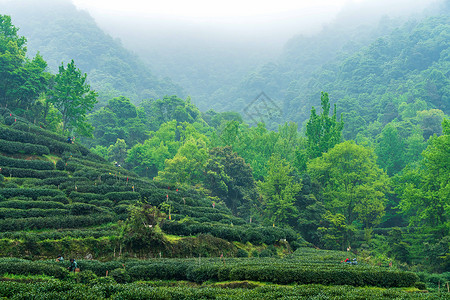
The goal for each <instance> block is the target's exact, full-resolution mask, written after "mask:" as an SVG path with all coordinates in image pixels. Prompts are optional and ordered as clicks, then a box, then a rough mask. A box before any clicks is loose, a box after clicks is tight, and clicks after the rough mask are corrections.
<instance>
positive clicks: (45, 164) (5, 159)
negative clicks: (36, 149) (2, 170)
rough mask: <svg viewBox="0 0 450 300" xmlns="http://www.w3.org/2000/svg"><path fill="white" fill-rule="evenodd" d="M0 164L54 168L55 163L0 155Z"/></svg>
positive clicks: (43, 168)
mask: <svg viewBox="0 0 450 300" xmlns="http://www.w3.org/2000/svg"><path fill="white" fill-rule="evenodd" d="M0 166H4V167H13V168H21V169H34V170H54V169H55V165H54V164H53V163H52V162H50V161H43V160H26V159H15V158H10V157H6V156H3V155H0Z"/></svg>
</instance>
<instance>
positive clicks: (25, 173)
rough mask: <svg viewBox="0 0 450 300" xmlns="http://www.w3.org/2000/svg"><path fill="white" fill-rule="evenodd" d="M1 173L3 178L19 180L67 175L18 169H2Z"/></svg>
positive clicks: (53, 171) (59, 172) (52, 171)
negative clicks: (8, 177) (9, 177)
mask: <svg viewBox="0 0 450 300" xmlns="http://www.w3.org/2000/svg"><path fill="white" fill-rule="evenodd" d="M1 171H2V174H3V175H4V176H12V177H20V178H38V179H46V178H48V177H62V176H68V175H67V173H65V172H63V171H58V170H51V171H38V170H34V169H19V168H11V167H4V168H2V170H1Z"/></svg>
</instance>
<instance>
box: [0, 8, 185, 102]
mask: <svg viewBox="0 0 450 300" xmlns="http://www.w3.org/2000/svg"><path fill="white" fill-rule="evenodd" d="M0 11H1V12H2V13H3V14H9V15H11V17H12V19H13V22H14V24H16V25H17V27H19V28H20V34H21V35H25V36H26V37H27V40H28V44H27V47H28V53H29V55H34V54H35V53H36V52H39V53H40V54H41V55H42V56H43V58H44V59H45V60H46V61H47V63H48V67H49V70H50V71H52V72H56V71H57V70H58V67H59V66H60V65H61V62H64V63H68V62H70V60H71V59H74V60H75V61H76V62H77V65H78V66H79V67H80V68H81V69H83V71H84V72H86V73H88V74H89V77H88V78H89V83H90V84H91V86H92V87H93V88H94V89H95V90H96V91H97V92H98V93H99V101H100V104H103V103H104V101H106V100H108V99H110V98H111V97H116V96H122V95H123V96H126V97H128V98H130V99H131V100H132V101H133V102H134V103H137V102H139V101H141V100H143V99H153V98H160V97H164V96H165V95H173V94H177V95H180V96H181V95H183V93H182V89H181V87H179V86H178V85H176V84H175V83H173V82H172V81H171V80H170V79H168V78H158V76H157V75H155V74H152V72H151V71H150V69H149V67H148V66H146V65H145V64H144V63H143V62H142V60H141V59H139V58H138V57H137V55H135V54H133V53H131V52H130V51H129V50H127V49H126V48H125V47H124V46H123V45H122V44H121V42H120V41H119V40H114V39H113V38H112V37H111V36H109V35H107V34H105V33H104V32H103V31H102V30H101V29H100V28H99V27H98V25H97V24H96V22H95V20H94V19H93V18H92V17H91V16H90V15H89V14H88V13H87V12H85V11H80V10H78V9H77V8H76V7H75V6H74V5H73V4H72V3H71V2H70V1H69V0H67V1H66V0H64V1H39V3H37V2H36V1H32V0H20V1H10V2H8V1H6V2H0Z"/></svg>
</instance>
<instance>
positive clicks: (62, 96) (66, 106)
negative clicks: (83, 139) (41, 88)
mask: <svg viewBox="0 0 450 300" xmlns="http://www.w3.org/2000/svg"><path fill="white" fill-rule="evenodd" d="M86 78H87V75H86V74H82V73H81V70H80V69H77V68H76V67H75V63H74V61H73V60H72V61H71V62H70V63H68V64H67V68H65V67H64V64H62V65H61V66H60V67H59V73H58V74H56V76H55V86H54V88H53V90H52V91H51V92H50V96H51V98H50V102H51V103H53V105H54V106H55V107H56V108H57V109H58V110H59V112H60V113H61V115H62V120H63V131H64V132H67V131H69V132H71V131H73V130H74V129H75V130H76V131H77V133H78V134H80V135H87V136H89V135H91V134H92V126H89V125H88V123H87V121H86V113H87V112H88V111H90V110H91V109H92V108H93V107H94V104H95V103H96V102H97V93H96V92H95V91H92V90H91V88H90V86H89V84H88V83H87V82H86Z"/></svg>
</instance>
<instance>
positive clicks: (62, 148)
mask: <svg viewBox="0 0 450 300" xmlns="http://www.w3.org/2000/svg"><path fill="white" fill-rule="evenodd" d="M0 139H4V140H8V141H15V142H21V143H29V144H38V145H42V146H46V147H48V149H49V150H50V152H51V153H55V154H63V153H64V152H66V151H67V152H74V153H76V152H79V151H78V150H79V149H78V148H77V147H74V146H72V144H68V143H64V142H61V141H57V140H54V139H52V138H49V137H47V136H44V135H42V136H38V135H36V134H35V133H31V132H25V131H21V130H16V129H12V128H8V127H6V126H0Z"/></svg>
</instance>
